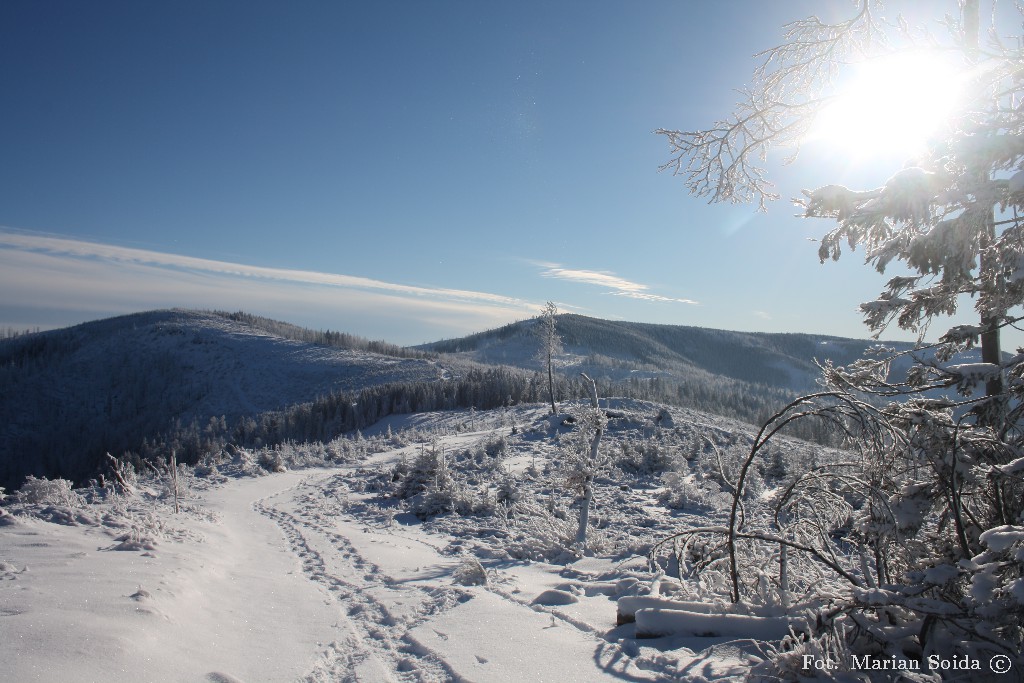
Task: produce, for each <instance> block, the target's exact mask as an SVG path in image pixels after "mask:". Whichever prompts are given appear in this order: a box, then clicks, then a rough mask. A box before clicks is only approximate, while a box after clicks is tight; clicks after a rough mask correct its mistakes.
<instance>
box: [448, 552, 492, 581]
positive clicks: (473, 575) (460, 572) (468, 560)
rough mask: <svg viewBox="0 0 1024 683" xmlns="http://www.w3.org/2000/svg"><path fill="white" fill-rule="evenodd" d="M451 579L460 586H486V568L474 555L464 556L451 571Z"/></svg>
mask: <svg viewBox="0 0 1024 683" xmlns="http://www.w3.org/2000/svg"><path fill="white" fill-rule="evenodd" d="M452 581H454V582H455V583H457V584H459V585H460V586H486V585H487V570H486V569H484V566H483V565H482V564H480V560H478V559H476V558H475V557H465V558H463V560H462V561H461V562H459V566H458V567H456V568H455V571H454V572H453V573H452Z"/></svg>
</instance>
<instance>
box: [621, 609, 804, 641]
mask: <svg viewBox="0 0 1024 683" xmlns="http://www.w3.org/2000/svg"><path fill="white" fill-rule="evenodd" d="M789 633H790V624H789V619H787V618H786V617H757V616H752V615H746V614H703V613H700V612H691V611H689V610H679V609H659V608H648V609H641V610H637V612H636V637H637V638H660V637H662V636H695V637H709V638H710V637H719V638H723V637H724V638H733V637H734V638H751V639H753V640H762V641H773V640H782V639H783V638H785V637H786V636H787V635H789Z"/></svg>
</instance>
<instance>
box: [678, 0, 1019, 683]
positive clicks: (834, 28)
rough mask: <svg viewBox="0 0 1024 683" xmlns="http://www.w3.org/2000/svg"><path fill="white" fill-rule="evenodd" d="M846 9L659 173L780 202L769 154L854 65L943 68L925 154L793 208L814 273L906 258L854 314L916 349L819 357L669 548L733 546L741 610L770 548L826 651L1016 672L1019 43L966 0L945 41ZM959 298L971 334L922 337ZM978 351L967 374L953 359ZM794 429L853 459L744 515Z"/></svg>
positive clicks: (717, 191) (807, 197)
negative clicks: (716, 511) (768, 461)
mask: <svg viewBox="0 0 1024 683" xmlns="http://www.w3.org/2000/svg"><path fill="white" fill-rule="evenodd" d="M951 4H952V3H951ZM857 7H858V11H857V12H856V13H855V15H854V16H853V17H852V18H851V19H849V20H848V21H844V22H840V23H836V24H827V23H825V22H823V21H821V20H819V19H818V18H816V17H812V18H810V19H805V20H801V21H797V22H794V23H792V24H789V25H788V26H787V32H786V37H785V42H784V43H783V44H782V45H781V46H779V47H776V48H774V49H772V50H768V51H766V52H764V53H762V54H761V55H760V58H761V60H762V61H761V65H760V66H759V67H758V68H757V70H756V71H755V74H754V86H753V87H752V88H750V89H749V90H747V91H745V92H744V100H743V101H742V102H741V103H740V104H739V105H738V107H737V110H736V111H735V112H734V113H733V115H732V116H731V117H729V118H727V119H725V120H723V121H721V122H719V123H717V124H715V125H714V126H712V127H711V128H710V129H706V130H699V131H693V132H681V131H667V130H662V131H659V132H661V133H662V134H664V135H666V136H667V137H668V139H669V141H670V144H671V146H672V150H673V154H674V156H673V158H672V160H671V161H670V162H669V164H667V167H669V168H672V169H673V170H674V171H675V172H677V173H679V174H682V175H684V176H685V178H686V183H687V185H688V187H689V189H690V190H691V192H693V193H694V194H696V195H698V196H701V197H706V198H708V199H709V200H711V201H726V202H738V201H753V202H756V203H758V204H759V205H760V207H761V208H762V209H763V208H764V207H765V204H766V202H767V201H769V200H771V199H775V198H776V196H775V195H774V194H773V191H772V185H771V183H770V181H769V179H768V177H767V171H766V169H765V164H764V160H765V159H766V156H767V154H768V152H769V151H771V150H773V149H774V148H778V147H780V146H787V145H788V146H789V147H790V149H791V150H793V149H798V148H799V145H800V143H801V142H802V141H803V140H804V139H805V136H807V135H808V134H809V132H811V131H812V130H813V127H814V125H815V123H816V121H817V120H818V119H819V118H821V117H823V116H824V115H825V113H826V112H827V110H828V107H829V106H831V105H832V104H834V103H835V102H837V101H839V99H840V97H841V94H840V89H839V88H838V87H837V83H838V82H839V81H838V80H837V77H838V76H839V75H840V74H842V73H843V72H844V70H846V69H847V68H849V66H850V64H851V63H853V62H857V61H862V60H869V59H880V60H895V59H896V58H897V57H898V56H900V55H906V54H909V53H915V54H920V53H921V52H922V51H923V52H924V53H925V54H927V55H928V59H931V60H932V61H938V60H940V59H944V60H949V64H950V65H951V66H950V67H949V72H948V74H947V76H946V80H945V81H944V84H945V85H944V86H942V87H948V88H950V89H953V88H958V89H959V96H958V97H957V98H954V99H951V100H950V102H951V104H950V105H949V107H948V109H947V110H946V111H945V113H944V115H943V117H942V120H941V121H940V123H939V125H938V127H937V128H936V129H935V131H934V134H933V136H932V138H931V140H930V141H929V142H928V144H927V145H926V146H925V147H923V148H922V149H921V150H919V151H917V152H915V153H914V155H913V156H912V157H910V158H907V159H906V160H905V161H906V163H905V164H904V165H903V167H901V168H894V169H891V173H890V174H889V175H890V177H889V179H888V180H887V181H885V182H884V183H883V184H881V185H880V186H879V187H874V188H866V189H850V188H847V187H843V186H840V185H825V186H823V187H819V188H817V189H813V190H806V191H804V192H803V196H802V197H801V198H800V199H799V200H797V203H798V204H799V205H800V206H801V208H802V211H803V215H804V216H806V217H812V218H825V219H829V220H832V221H834V222H835V225H834V227H832V228H831V229H830V230H829V231H828V232H827V233H826V234H825V235H824V236H823V238H822V239H821V243H820V248H819V253H818V255H819V258H820V259H821V260H822V261H825V260H829V259H833V260H834V259H838V258H839V257H840V255H841V252H842V245H843V244H844V243H845V244H846V245H848V246H849V247H850V248H851V249H857V248H862V249H863V250H864V253H865V257H866V261H867V263H868V264H870V265H872V266H873V267H874V268H876V269H877V270H878V271H879V272H885V270H886V269H887V268H889V267H891V266H893V265H894V264H901V266H902V267H903V269H904V271H905V273H901V274H900V275H898V276H896V277H892V278H891V279H890V280H889V281H888V283H887V284H886V285H885V290H884V291H883V292H882V294H881V295H880V296H879V297H878V298H877V299H876V300H875V301H871V302H867V303H865V304H863V305H862V306H861V310H862V312H863V314H864V318H865V322H866V324H867V325H868V327H869V328H870V329H871V330H872V332H873V333H874V334H875V335H876V336H877V335H878V334H880V333H881V332H882V331H883V330H885V329H886V328H887V327H888V326H889V325H891V324H893V323H895V325H897V326H898V327H899V328H901V329H904V330H908V331H912V332H915V333H917V334H918V335H919V337H918V338H919V348H918V349H916V350H914V351H913V352H909V353H906V354H896V353H895V352H891V351H887V350H885V349H884V348H880V349H879V352H878V354H877V355H876V356H873V357H865V358H864V359H862V360H860V361H857V362H855V363H854V364H852V365H851V366H849V367H846V368H836V367H832V366H830V365H826V366H825V367H823V391H821V392H819V393H817V394H813V395H811V396H806V397H803V398H801V399H798V400H797V401H794V402H793V403H791V404H790V405H789V406H787V407H786V408H785V409H784V410H782V411H781V412H779V413H778V414H777V415H775V416H774V417H772V418H771V419H770V420H769V421H768V422H767V423H766V424H765V425H764V427H763V428H762V430H761V433H760V434H759V435H758V437H757V439H756V440H755V443H754V445H753V447H752V448H751V450H750V453H749V456H748V458H747V459H746V461H745V462H744V463H743V466H742V468H741V470H740V472H739V476H738V481H737V482H736V485H735V491H734V502H733V506H732V510H731V513H730V516H729V521H728V525H727V527H725V528H724V530H723V529H721V528H715V529H704V530H696V531H688V532H684V534H683V536H687V535H691V536H692V535H694V534H696V533H710V534H720V535H724V536H725V537H726V547H727V550H728V554H729V560H730V562H729V571H728V573H729V575H730V576H729V578H730V579H731V580H730V584H731V598H732V599H733V600H734V601H741V600H749V599H751V597H752V595H751V593H750V590H749V589H748V588H746V586H749V585H750V582H749V579H750V577H751V575H759V576H763V575H764V568H765V566H767V565H771V562H769V563H767V565H766V562H765V558H766V557H768V556H769V554H770V553H772V552H774V553H775V555H774V557H775V560H774V562H777V566H778V572H777V578H775V579H774V581H775V582H776V584H777V585H778V586H780V590H779V593H780V596H781V597H780V599H781V600H782V602H783V603H784V604H785V602H786V600H788V593H789V592H790V590H791V589H792V588H793V583H794V581H796V582H799V573H798V572H795V571H793V567H794V564H795V563H797V564H799V563H802V565H801V566H802V567H803V569H802V570H801V571H802V572H803V575H804V576H805V577H807V576H813V577H814V578H813V580H809V581H806V580H805V581H804V582H803V584H802V585H801V587H800V590H802V591H806V595H807V596H811V599H809V600H808V605H809V606H811V607H812V608H813V609H815V610H818V612H817V622H816V623H814V624H810V623H809V624H808V628H807V633H808V634H809V635H808V636H807V638H809V639H812V640H813V639H817V640H818V642H819V643H820V642H823V641H825V640H828V641H830V642H831V643H832V645H830V646H828V647H825V648H824V649H825V650H826V651H834V650H833V649H831V648H833V647H834V646H836V644H837V643H838V644H839V645H841V647H842V648H848V649H847V650H846V651H847V652H853V653H860V654H865V653H866V654H872V655H880V656H885V657H891V658H894V659H898V660H900V661H904V660H906V661H911V660H913V661H916V662H918V663H923V662H927V661H928V657H929V655H933V654H939V655H942V656H943V657H950V656H952V655H954V654H961V655H965V656H969V657H975V658H978V659H979V661H983V662H986V663H987V662H988V661H989V658H990V657H992V656H993V655H997V654H998V655H1005V656H1008V657H1010V658H1012V659H1013V660H1014V662H1015V664H1016V666H1017V667H1020V666H1021V665H1022V664H1024V661H1021V658H1020V654H1019V653H1020V651H1021V646H1022V643H1024V591H1022V589H1021V587H1022V586H1024V579H1022V577H1024V519H1022V513H1024V484H1022V482H1024V479H1022V477H1021V473H1022V472H1024V452H1022V451H1024V430H1022V427H1024V352H1022V351H1018V354H1017V355H1016V356H1013V357H1005V356H1004V355H1003V353H1002V351H1001V348H1000V332H1001V330H1003V329H1004V328H1005V327H1007V326H1009V325H1013V324H1015V323H1016V322H1017V320H1018V318H1017V314H1019V312H1020V307H1021V305H1022V303H1024V224H1022V222H1021V218H1020V211H1021V209H1022V208H1024V109H1022V107H1021V97H1022V95H1024V79H1021V78H1020V74H1021V73H1022V71H1024V48H1022V47H1021V46H1022V45H1024V40H1022V38H1021V37H1006V36H1000V35H999V33H998V30H997V28H996V27H995V26H994V25H993V26H992V27H990V30H989V31H987V39H986V40H982V39H981V36H982V35H983V32H982V29H981V25H980V24H981V22H980V14H979V2H978V0H962V1H961V2H959V3H957V4H956V5H953V6H951V7H950V10H951V11H952V12H955V14H950V15H947V16H945V17H944V18H943V19H942V20H941V24H942V25H943V27H944V28H943V32H942V34H941V35H935V34H933V33H931V32H929V31H928V30H926V29H912V28H910V26H909V24H908V23H907V22H906V21H904V20H903V19H902V17H899V16H896V17H891V16H890V17H886V16H884V14H883V11H882V8H881V5H880V4H879V3H877V2H873V1H871V0H862V1H861V2H859V3H858V4H857ZM1017 9H1018V11H1019V10H1020V9H1021V8H1020V7H1019V6H1018V7H1017ZM1018 18H1019V17H1018ZM882 63H883V64H885V63H895V62H884V61H883V62H882ZM914 77H915V76H914V74H913V72H910V73H909V75H908V78H914ZM907 85H910V84H909V83H908V84H907ZM934 94H935V95H936V96H937V95H938V94H940V93H937V92H936V93H934ZM885 105H886V103H885V102H878V103H877V106H879V107H884V106H885ZM794 158H795V154H794ZM968 299H971V300H973V304H974V309H975V311H976V314H977V324H972V325H957V326H954V327H952V328H950V329H948V330H946V331H945V332H944V333H943V334H941V336H939V338H938V341H937V342H936V343H933V344H930V345H925V343H924V339H925V333H926V332H927V331H928V329H929V325H930V324H931V323H933V322H935V321H936V320H937V319H939V318H941V317H942V316H946V315H951V314H953V313H955V312H956V311H957V309H958V307H959V306H962V305H964V303H965V302H966V301H967V300H968ZM976 346H980V349H981V362H980V363H979V362H977V360H976V358H975V357H973V356H969V355H967V354H968V353H969V352H971V351H972V349H973V348H974V347H976ZM900 355H905V356H908V358H902V359H901V358H900V357H899V356H900ZM908 360H909V361H910V365H911V369H910V370H909V372H907V373H906V374H905V375H898V374H897V373H896V372H895V371H894V368H895V367H901V366H902V367H904V368H905V367H906V365H907V361H908ZM805 420H818V421H821V422H822V423H824V424H827V425H829V426H830V427H831V428H832V429H833V430H834V431H835V432H836V433H838V434H841V435H844V436H845V437H846V439H847V441H846V444H847V448H848V450H849V451H850V452H851V453H852V456H851V458H850V459H848V460H840V461H835V462H827V463H823V464H821V465H820V466H817V467H813V468H811V469H810V470H809V471H807V472H801V473H799V474H797V475H796V476H793V477H792V479H791V480H790V481H788V482H787V483H786V485H785V486H784V487H783V488H782V489H781V490H780V491H779V492H778V493H777V494H776V496H775V498H774V499H773V500H772V501H771V502H772V505H771V509H770V510H769V512H768V514H758V513H757V511H756V510H745V509H744V506H743V505H742V504H741V500H742V496H743V491H744V487H745V485H746V483H747V477H748V474H749V473H751V472H752V471H753V467H752V466H753V465H754V463H755V462H756V461H758V459H759V458H763V457H764V454H765V451H766V449H767V448H766V447H767V445H768V444H769V442H771V440H772V439H773V437H774V436H775V435H776V434H777V433H778V432H779V431H780V430H782V429H784V428H786V427H787V426H789V425H791V424H794V423H796V422H798V421H805ZM773 548H774V549H775V550H772V549H773ZM814 596H817V597H816V598H815V597H814ZM826 604H828V605H830V606H829V607H827V608H826V607H825V605H826ZM782 659H784V658H780V661H782ZM1017 670H1020V669H1019V668H1018V669H1017ZM932 674H933V676H937V677H939V678H943V677H945V676H946V675H947V674H946V673H943V672H942V671H936V672H932ZM915 680H916V679H915ZM921 680H926V679H924V678H922V679H921ZM927 680H935V678H934V677H932V678H928V679H927Z"/></svg>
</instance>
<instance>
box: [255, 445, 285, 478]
mask: <svg viewBox="0 0 1024 683" xmlns="http://www.w3.org/2000/svg"><path fill="white" fill-rule="evenodd" d="M256 464H258V465H259V466H260V467H262V468H263V469H264V470H266V471H267V472H284V471H285V470H287V468H286V467H285V464H284V457H283V456H282V455H281V450H280V449H279V448H263V449H260V451H259V452H258V453H257V454H256Z"/></svg>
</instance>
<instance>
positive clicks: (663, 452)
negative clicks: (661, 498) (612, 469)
mask: <svg viewBox="0 0 1024 683" xmlns="http://www.w3.org/2000/svg"><path fill="white" fill-rule="evenodd" d="M620 448H621V454H620V455H619V457H618V458H617V459H616V461H615V464H616V466H618V467H619V469H621V470H623V471H625V472H630V473H633V474H638V475H649V474H660V473H662V472H665V471H667V470H669V469H671V467H672V465H673V462H672V461H673V458H672V456H671V453H670V451H669V449H668V448H666V447H665V446H663V445H661V444H659V443H658V442H657V441H656V440H655V439H644V440H642V441H631V440H624V441H623V442H622V445H621V446H620Z"/></svg>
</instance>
